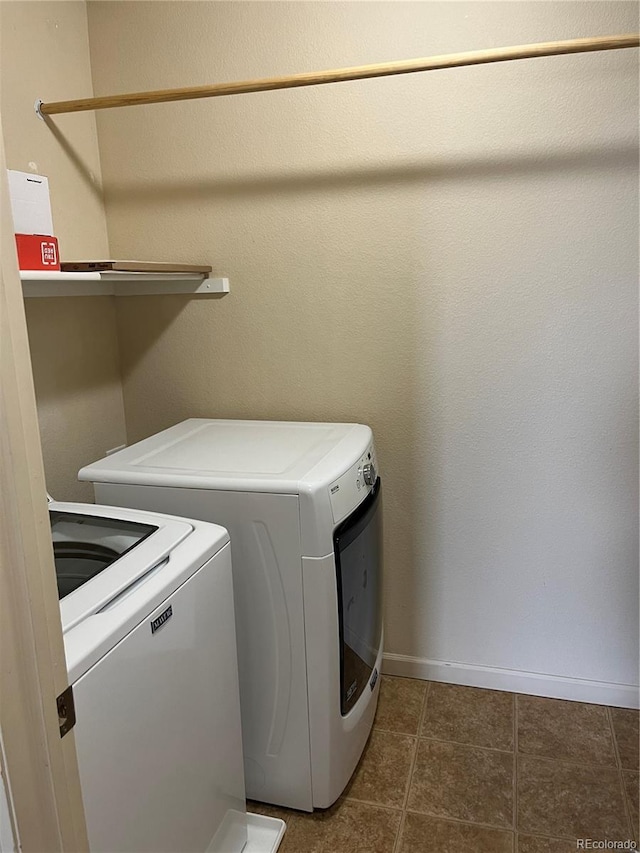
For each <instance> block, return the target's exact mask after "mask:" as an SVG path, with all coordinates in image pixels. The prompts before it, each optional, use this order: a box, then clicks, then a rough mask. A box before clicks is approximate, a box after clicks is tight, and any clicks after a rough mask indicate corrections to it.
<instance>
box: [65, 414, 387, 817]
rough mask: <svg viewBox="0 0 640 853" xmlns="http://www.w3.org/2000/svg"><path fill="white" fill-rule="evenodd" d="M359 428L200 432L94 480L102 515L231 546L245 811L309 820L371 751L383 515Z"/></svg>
mask: <svg viewBox="0 0 640 853" xmlns="http://www.w3.org/2000/svg"><path fill="white" fill-rule="evenodd" d="M376 467H377V466H376V458H375V450H374V445H373V436H372V433H371V430H370V429H369V427H367V426H362V425H360V424H331V423H325V424H322V423H287V422H270V421H230V420H203V419H192V420H188V421H185V422H183V423H181V424H178V425H176V426H174V427H172V428H170V429H168V430H165V431H164V432H161V433H159V434H158V435H154V436H152V437H151V438H148V439H146V440H144V441H141V442H139V443H138V444H134V445H132V446H130V447H127V448H126V449H124V450H121V451H119V452H118V453H114V454H112V455H110V456H108V457H107V458H105V459H102V460H101V461H99V462H96V463H94V464H92V465H89V466H87V467H86V468H83V469H82V470H81V471H80V474H79V477H80V479H81V480H89V481H91V482H93V483H94V484H95V493H96V500H97V501H98V502H99V503H104V504H115V505H118V506H129V507H139V508H143V509H152V510H157V511H161V512H171V513H174V514H177V515H186V516H189V517H191V518H200V519H205V520H208V521H216V522H218V523H219V524H222V525H224V526H225V527H226V528H227V529H228V530H229V533H230V535H231V548H232V552H233V583H234V595H235V605H236V625H237V637H238V661H239V670H240V702H241V709H242V736H243V747H244V756H245V783H246V790H247V796H248V797H250V798H253V799H256V800H261V801H263V802H269V803H274V804H278V805H283V806H288V807H290V808H295V809H303V810H307V811H311V810H312V809H313V808H314V807H320V808H326V807H328V806H330V805H331V804H332V803H333V802H334V801H335V800H336V799H337V798H338V797H339V795H340V794H341V793H342V791H343V790H344V788H345V786H346V784H347V782H348V781H349V778H350V776H351V774H352V773H353V770H354V769H355V767H356V764H357V763H358V759H359V758H360V756H361V754H362V750H363V749H364V746H365V743H366V741H367V738H368V735H369V732H370V731H371V726H372V723H373V717H374V714H375V709H376V704H377V700H378V691H379V678H378V675H379V672H380V665H381V659H382V643H383V629H382V511H381V487H380V480H379V478H378V476H377V473H376Z"/></svg>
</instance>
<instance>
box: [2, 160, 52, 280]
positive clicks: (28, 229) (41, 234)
mask: <svg viewBox="0 0 640 853" xmlns="http://www.w3.org/2000/svg"><path fill="white" fill-rule="evenodd" d="M7 175H8V178H9V198H10V200H11V212H12V213H13V224H14V229H15V232H16V247H17V250H18V266H19V267H20V269H21V270H59V269H60V255H59V252H58V241H57V239H56V238H55V237H54V236H53V219H52V216H51V201H50V199H49V181H48V179H47V178H46V177H45V176H44V175H34V174H32V173H31V172H16V171H14V170H13V169H8V170H7Z"/></svg>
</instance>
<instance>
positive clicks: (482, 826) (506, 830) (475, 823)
mask: <svg viewBox="0 0 640 853" xmlns="http://www.w3.org/2000/svg"><path fill="white" fill-rule="evenodd" d="M405 814H412V815H416V817H428V818H431V820H437V821H440V822H441V823H458V824H462V826H474V827H479V828H480V829H491V830H493V832H503V833H506V834H507V835H513V834H514V833H513V829H512V828H511V827H510V826H498V824H497V823H484V822H483V821H476V820H465V819H464V818H461V817H452V816H451V815H447V816H446V817H445V816H444V815H441V814H431V812H419V811H416V809H407V810H406V812H405ZM557 837H559V836H549V838H557Z"/></svg>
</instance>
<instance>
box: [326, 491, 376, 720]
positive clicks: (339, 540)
mask: <svg viewBox="0 0 640 853" xmlns="http://www.w3.org/2000/svg"><path fill="white" fill-rule="evenodd" d="M334 548H335V557H336V572H337V582H338V612H339V623H340V710H341V712H342V715H343V716H345V715H346V714H348V713H349V711H350V710H351V708H353V706H354V705H355V703H356V702H357V701H358V698H359V696H360V695H361V693H362V691H363V690H364V689H365V687H366V686H367V685H368V684H370V686H371V689H373V687H374V686H375V681H376V679H377V677H378V673H377V672H375V673H374V672H373V669H374V666H375V663H376V658H377V656H378V652H379V650H380V643H381V641H382V501H381V486H380V479H379V478H378V480H377V482H376V484H375V486H374V488H373V490H372V491H371V492H370V493H369V495H368V496H367V497H366V498H365V500H364V501H363V502H362V503H361V504H360V506H359V507H358V508H357V509H356V510H355V512H353V513H352V515H351V516H349V518H348V519H346V521H343V522H342V524H341V525H340V526H339V527H337V528H336V531H335V533H334Z"/></svg>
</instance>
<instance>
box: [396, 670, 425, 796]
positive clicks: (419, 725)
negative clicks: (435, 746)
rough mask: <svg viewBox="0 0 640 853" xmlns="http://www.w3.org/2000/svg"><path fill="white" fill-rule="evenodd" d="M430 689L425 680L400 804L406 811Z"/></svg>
mask: <svg viewBox="0 0 640 853" xmlns="http://www.w3.org/2000/svg"><path fill="white" fill-rule="evenodd" d="M430 691H431V682H430V681H428V682H427V689H426V690H425V691H424V699H423V700H422V710H421V712H420V719H419V720H418V731H417V733H416V749H415V752H414V754H413V760H412V762H411V768H410V770H409V779H408V782H407V790H406V792H405V796H404V802H403V805H402V809H403V811H406V809H407V805H408V803H409V791H410V790H411V782H412V780H413V771H414V770H415V767H416V763H417V761H418V747H419V745H420V732H421V731H422V724H423V722H424V718H425V716H426V713H427V702H428V701H429V693H430Z"/></svg>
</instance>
